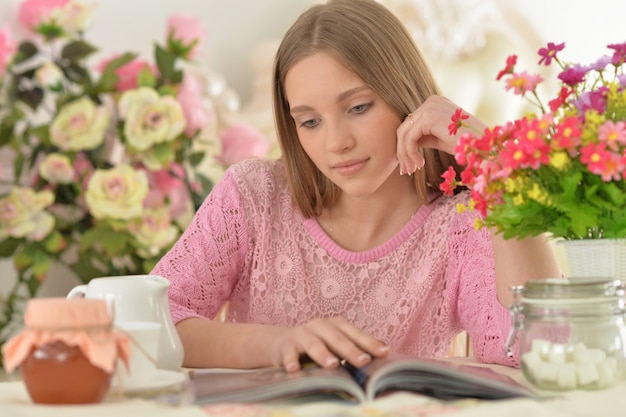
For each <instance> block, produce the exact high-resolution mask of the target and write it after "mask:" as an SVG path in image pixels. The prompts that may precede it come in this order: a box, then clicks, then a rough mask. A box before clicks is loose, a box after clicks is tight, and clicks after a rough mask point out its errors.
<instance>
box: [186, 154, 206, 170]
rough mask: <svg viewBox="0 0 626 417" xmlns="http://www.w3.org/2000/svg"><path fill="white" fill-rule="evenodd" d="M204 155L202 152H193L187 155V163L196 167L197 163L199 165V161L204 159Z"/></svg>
mask: <svg viewBox="0 0 626 417" xmlns="http://www.w3.org/2000/svg"><path fill="white" fill-rule="evenodd" d="M204 156H205V153H204V152H194V153H192V154H191V155H189V163H190V164H191V166H192V167H197V166H198V165H200V163H201V162H202V160H203V159H204Z"/></svg>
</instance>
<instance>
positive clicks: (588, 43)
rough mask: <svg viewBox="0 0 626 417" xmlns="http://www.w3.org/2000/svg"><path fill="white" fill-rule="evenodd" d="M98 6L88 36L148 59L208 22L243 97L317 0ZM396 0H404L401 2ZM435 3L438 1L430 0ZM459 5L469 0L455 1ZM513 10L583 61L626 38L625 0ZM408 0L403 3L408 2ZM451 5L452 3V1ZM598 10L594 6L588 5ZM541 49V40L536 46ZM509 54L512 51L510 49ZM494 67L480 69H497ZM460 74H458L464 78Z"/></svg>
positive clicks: (110, 0) (130, 1)
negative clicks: (179, 24) (182, 21)
mask: <svg viewBox="0 0 626 417" xmlns="http://www.w3.org/2000/svg"><path fill="white" fill-rule="evenodd" d="M84 1H85V2H86V3H88V4H95V5H96V12H95V15H94V19H93V22H92V26H91V28H90V30H89V32H88V38H89V39H90V40H91V41H92V42H93V43H95V44H96V45H98V46H100V47H101V49H102V50H103V52H106V53H109V52H113V51H120V50H134V51H137V52H139V53H141V54H142V55H144V56H146V57H148V56H149V55H150V53H151V44H152V41H153V40H155V39H159V40H160V39H162V37H163V33H164V26H165V22H166V20H167V17H168V16H169V14H171V13H173V12H183V13H189V14H193V15H195V16H198V17H199V18H201V19H202V20H203V21H204V22H206V26H207V29H208V42H207V43H206V45H205V48H204V57H205V59H204V65H205V66H206V67H207V68H210V69H211V70H214V71H216V72H218V73H222V74H224V75H225V77H226V80H227V81H228V83H229V84H230V85H231V86H233V87H234V88H235V89H236V90H237V91H238V92H239V93H240V96H241V97H242V99H243V100H244V101H245V100H246V99H247V98H248V97H249V95H250V90H251V69H250V54H251V52H252V48H253V47H254V45H255V44H256V43H257V42H259V41H262V40H265V39H276V38H279V37H280V36H281V35H282V34H283V33H284V31H285V30H286V29H287V28H288V26H289V25H290V24H291V22H292V21H293V20H294V19H295V18H296V17H297V15H298V14H299V13H300V12H302V11H303V10H304V9H305V8H307V7H308V6H309V5H311V4H314V3H317V2H319V1H318V0H99V1H98V0H84ZM399 1H400V2H402V1H405V0H399ZM433 1H435V0H433ZM458 1H459V2H460V3H461V2H464V1H469V0H458ZM500 1H501V2H502V3H503V4H507V5H510V6H512V7H515V8H516V9H518V10H519V12H520V13H521V19H522V20H525V21H526V22H528V23H530V24H531V25H534V27H535V29H536V30H537V31H538V32H539V34H540V35H541V36H542V37H543V38H544V39H545V41H546V42H547V41H548V40H549V41H554V42H562V41H566V42H567V52H566V53H565V54H564V56H565V57H567V58H568V59H571V60H582V61H584V62H587V61H590V60H593V59H595V58H597V57H598V55H599V54H600V53H604V46H605V45H606V44H607V43H617V42H622V41H626V31H625V30H623V29H622V28H623V27H624V26H623V19H624V15H625V12H626V2H624V1H623V0H594V1H593V2H591V3H589V2H574V1H571V0H500ZM405 2H406V1H405ZM452 2H453V1H452ZM19 3H20V0H0V27H3V26H4V25H5V24H9V25H10V26H12V27H16V23H15V16H16V11H17V6H18V4H19ZM591 4H593V5H594V6H595V7H597V10H598V11H597V12H596V11H593V10H592V9H591V7H590V5H591ZM540 46H541V45H540ZM511 53H515V51H514V50H511ZM497 69H498V68H495V69H493V68H489V69H485V70H487V71H494V70H496V71H497ZM462 75H463V74H459V76H461V77H462Z"/></svg>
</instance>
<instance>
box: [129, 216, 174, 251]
mask: <svg viewBox="0 0 626 417" xmlns="http://www.w3.org/2000/svg"><path fill="white" fill-rule="evenodd" d="M128 230H129V231H130V232H131V233H132V234H133V237H134V238H135V239H137V242H139V244H140V245H141V246H140V247H139V248H138V251H137V254H138V255H139V256H141V257H143V258H152V257H154V256H157V255H158V254H159V253H160V252H161V251H162V250H163V249H165V248H167V247H168V246H169V245H170V244H172V242H174V240H175V239H176V238H177V237H178V229H177V228H176V226H174V225H173V224H172V219H171V217H170V214H169V212H168V211H167V209H166V208H159V209H146V210H144V212H143V213H142V215H141V217H140V218H138V219H137V220H134V221H132V222H130V224H129V225H128Z"/></svg>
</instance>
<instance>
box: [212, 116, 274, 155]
mask: <svg viewBox="0 0 626 417" xmlns="http://www.w3.org/2000/svg"><path fill="white" fill-rule="evenodd" d="M220 140H221V142H222V154H221V155H219V156H218V157H217V160H218V161H220V162H221V163H223V164H225V165H232V164H234V163H236V162H239V161H243V160H244V159H248V158H254V157H256V158H262V157H264V156H265V155H267V152H268V151H269V149H270V142H269V140H268V138H267V137H266V136H265V135H263V134H262V133H261V132H259V131H258V130H256V129H254V128H252V127H250V126H248V125H244V124H238V125H233V126H231V127H230V128H228V129H227V130H226V131H224V132H223V133H222V134H221V135H220Z"/></svg>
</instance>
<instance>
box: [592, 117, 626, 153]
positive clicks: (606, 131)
mask: <svg viewBox="0 0 626 417" xmlns="http://www.w3.org/2000/svg"><path fill="white" fill-rule="evenodd" d="M598 139H600V140H601V141H603V142H606V144H607V146H608V148H609V149H611V150H613V151H617V150H618V149H619V146H618V144H619V145H626V123H624V122H623V121H619V122H617V123H614V122H613V121H611V120H607V121H606V122H604V123H603V124H602V125H601V126H600V127H599V128H598Z"/></svg>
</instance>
